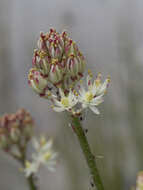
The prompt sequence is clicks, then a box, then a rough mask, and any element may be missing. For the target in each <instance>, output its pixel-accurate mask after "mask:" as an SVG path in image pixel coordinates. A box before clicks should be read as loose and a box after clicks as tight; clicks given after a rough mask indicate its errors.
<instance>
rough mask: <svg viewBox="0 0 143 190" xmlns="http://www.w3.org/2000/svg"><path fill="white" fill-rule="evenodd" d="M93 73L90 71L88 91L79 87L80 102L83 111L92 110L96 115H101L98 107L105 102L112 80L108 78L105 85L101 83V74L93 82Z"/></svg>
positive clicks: (81, 86)
mask: <svg viewBox="0 0 143 190" xmlns="http://www.w3.org/2000/svg"><path fill="white" fill-rule="evenodd" d="M92 78H93V77H92V73H91V71H89V73H88V76H87V88H88V89H87V90H85V89H84V87H83V85H82V84H81V85H79V96H78V100H79V102H80V103H81V104H82V109H85V108H90V109H91V110H92V111H93V112H94V113H96V114H99V113H100V112H99V110H98V109H97V107H96V106H98V105H99V104H100V103H102V102H103V96H104V94H105V92H106V89H107V87H108V85H109V82H110V78H107V79H106V80H105V81H104V83H102V82H101V74H98V75H97V77H96V79H95V80H94V81H93V82H92V81H91V80H92Z"/></svg>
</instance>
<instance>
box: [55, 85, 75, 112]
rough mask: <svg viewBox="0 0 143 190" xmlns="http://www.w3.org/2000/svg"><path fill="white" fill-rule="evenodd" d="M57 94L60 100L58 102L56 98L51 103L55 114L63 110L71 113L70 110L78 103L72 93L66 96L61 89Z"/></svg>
mask: <svg viewBox="0 0 143 190" xmlns="http://www.w3.org/2000/svg"><path fill="white" fill-rule="evenodd" d="M59 92H60V96H61V98H60V100H58V99H57V98H54V99H53V101H54V103H55V106H53V110H54V111H56V112H62V111H65V110H67V111H72V108H73V107H74V106H75V105H76V104H77V102H78V98H77V96H76V95H75V94H74V92H72V90H70V92H69V94H68V95H67V96H66V95H65V94H64V92H63V91H62V89H59Z"/></svg>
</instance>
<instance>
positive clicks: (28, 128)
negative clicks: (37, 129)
mask: <svg viewBox="0 0 143 190" xmlns="http://www.w3.org/2000/svg"><path fill="white" fill-rule="evenodd" d="M32 134H33V119H32V117H31V116H30V114H29V113H28V112H27V111H26V110H24V109H20V110H19V111H17V112H16V113H15V114H6V115H4V116H2V117H0V147H1V148H2V149H3V150H8V149H12V147H13V146H15V145H19V144H20V145H21V146H25V145H26V143H27V142H28V141H29V140H30V138H31V136H32Z"/></svg>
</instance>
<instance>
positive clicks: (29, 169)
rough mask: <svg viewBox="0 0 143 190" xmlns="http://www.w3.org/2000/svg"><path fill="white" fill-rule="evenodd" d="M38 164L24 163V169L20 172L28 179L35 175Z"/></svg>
mask: <svg viewBox="0 0 143 190" xmlns="http://www.w3.org/2000/svg"><path fill="white" fill-rule="evenodd" d="M38 164H39V163H36V162H34V163H33V162H29V161H26V162H25V168H24V169H22V171H23V172H24V173H25V176H26V177H29V176H30V175H31V174H35V173H36V172H37V171H38V169H39V165H38Z"/></svg>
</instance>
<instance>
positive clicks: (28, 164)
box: [25, 160, 31, 168]
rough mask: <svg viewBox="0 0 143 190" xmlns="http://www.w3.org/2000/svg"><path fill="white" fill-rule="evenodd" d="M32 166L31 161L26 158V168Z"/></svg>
mask: <svg viewBox="0 0 143 190" xmlns="http://www.w3.org/2000/svg"><path fill="white" fill-rule="evenodd" d="M30 166H31V163H30V162H29V161H27V160H26V162H25V167H26V168H30Z"/></svg>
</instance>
